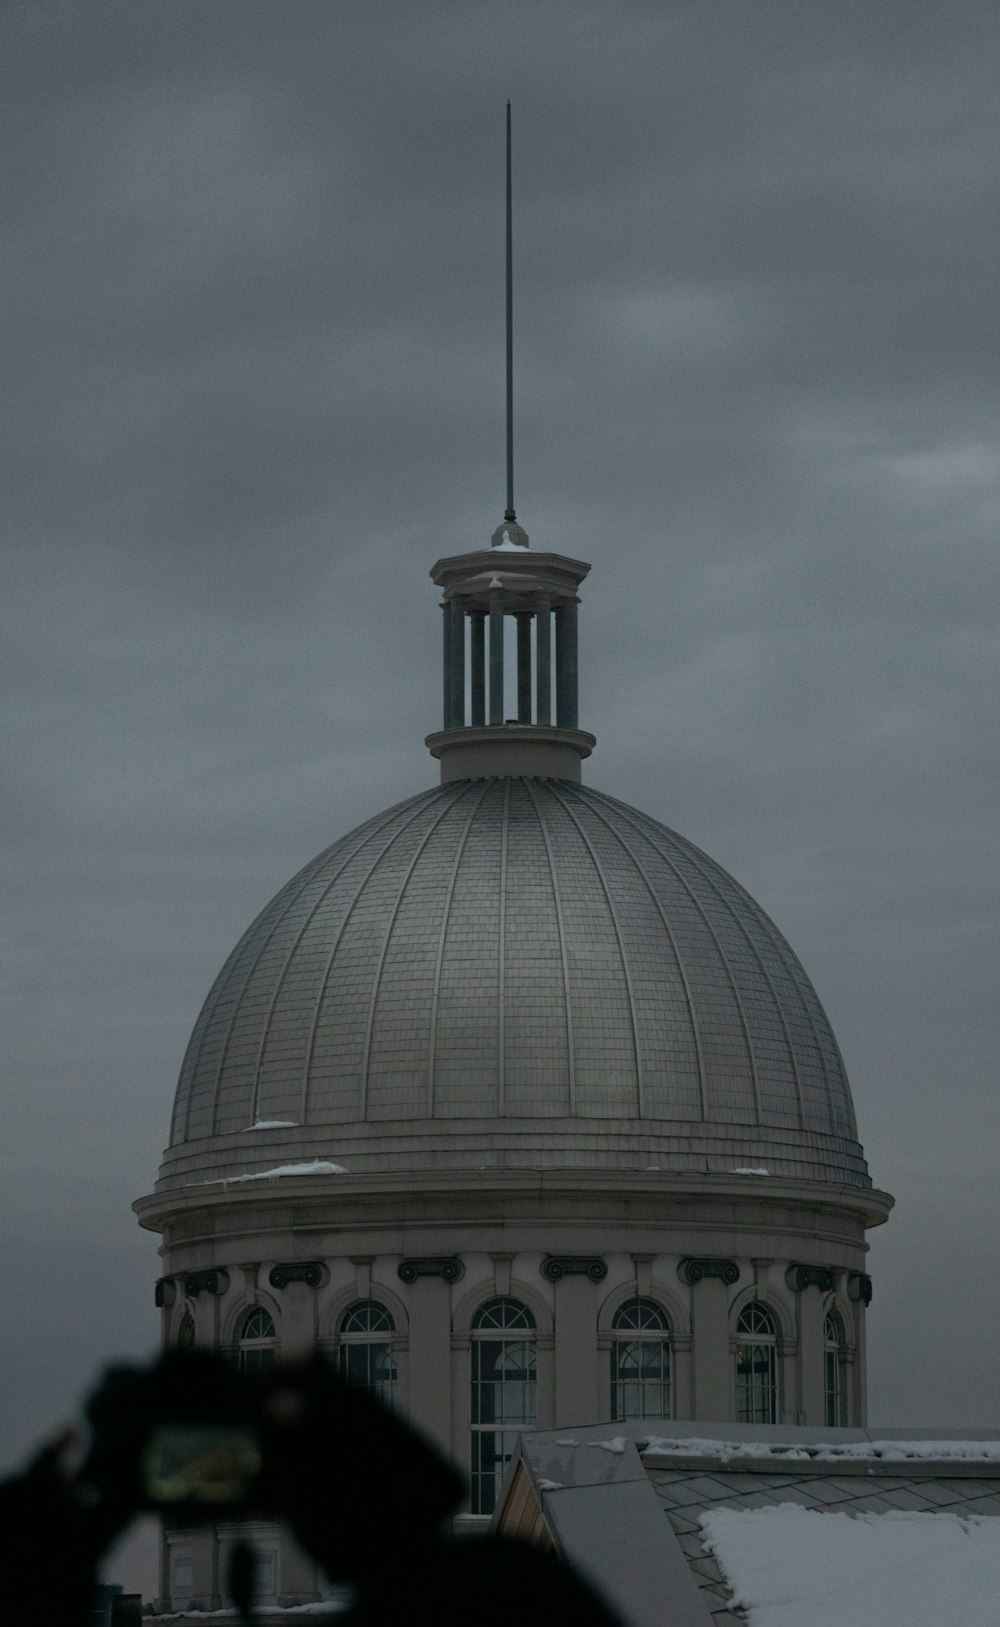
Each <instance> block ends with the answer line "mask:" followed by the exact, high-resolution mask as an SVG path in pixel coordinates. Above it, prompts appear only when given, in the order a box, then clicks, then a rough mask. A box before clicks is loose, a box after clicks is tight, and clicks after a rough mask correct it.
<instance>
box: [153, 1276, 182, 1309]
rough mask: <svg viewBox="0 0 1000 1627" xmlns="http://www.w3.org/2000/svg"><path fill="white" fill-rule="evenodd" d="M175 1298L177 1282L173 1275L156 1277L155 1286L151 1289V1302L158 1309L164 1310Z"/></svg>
mask: <svg viewBox="0 0 1000 1627" xmlns="http://www.w3.org/2000/svg"><path fill="white" fill-rule="evenodd" d="M176 1298H177V1284H176V1283H175V1282H174V1279H173V1277H157V1279H156V1287H155V1288H154V1290H153V1302H154V1304H155V1305H156V1308H157V1310H158V1311H162V1310H165V1309H166V1308H167V1307H169V1306H170V1305H172V1304H173V1303H174V1301H175V1300H176Z"/></svg>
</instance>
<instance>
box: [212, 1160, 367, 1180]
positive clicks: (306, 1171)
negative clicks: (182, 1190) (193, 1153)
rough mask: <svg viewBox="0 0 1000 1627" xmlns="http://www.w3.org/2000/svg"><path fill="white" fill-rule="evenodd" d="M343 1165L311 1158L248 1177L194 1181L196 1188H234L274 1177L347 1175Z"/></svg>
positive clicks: (223, 1177)
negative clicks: (246, 1182) (241, 1183)
mask: <svg viewBox="0 0 1000 1627" xmlns="http://www.w3.org/2000/svg"><path fill="white" fill-rule="evenodd" d="M348 1173H349V1171H348V1170H346V1169H345V1168H344V1166H343V1164H331V1163H330V1160H329V1159H328V1158H311V1159H310V1160H309V1162H308V1163H306V1164H278V1165H277V1167H276V1168H275V1169H260V1170H254V1171H253V1173H252V1174H250V1175H217V1176H215V1177H213V1179H212V1180H210V1181H196V1182H195V1183H194V1184H195V1185H196V1186H235V1184H236V1182H237V1181H268V1180H270V1179H271V1178H272V1176H275V1175H347V1174H348Z"/></svg>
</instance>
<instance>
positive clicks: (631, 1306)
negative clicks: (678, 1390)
mask: <svg viewBox="0 0 1000 1627" xmlns="http://www.w3.org/2000/svg"><path fill="white" fill-rule="evenodd" d="M669 1335H670V1324H669V1323H668V1321H667V1318H666V1315H665V1314H664V1312H663V1311H662V1310H661V1309H660V1307H659V1305H657V1304H656V1303H655V1301H653V1300H651V1299H627V1300H626V1301H625V1303H624V1305H621V1306H619V1308H618V1310H617V1311H616V1312H615V1316H614V1321H613V1322H612V1324H611V1416H612V1418H669V1417H670V1416H671V1396H670V1337H669Z"/></svg>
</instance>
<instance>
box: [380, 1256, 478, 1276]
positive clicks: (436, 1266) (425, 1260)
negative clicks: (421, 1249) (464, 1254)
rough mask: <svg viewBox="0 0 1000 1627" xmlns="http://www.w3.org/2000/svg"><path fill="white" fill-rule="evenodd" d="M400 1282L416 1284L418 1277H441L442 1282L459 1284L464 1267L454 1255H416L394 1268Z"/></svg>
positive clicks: (463, 1273) (463, 1274)
mask: <svg viewBox="0 0 1000 1627" xmlns="http://www.w3.org/2000/svg"><path fill="white" fill-rule="evenodd" d="M396 1275H397V1277H398V1278H399V1280H400V1282H416V1280H417V1278H418V1277H441V1278H442V1280H443V1281H444V1282H461V1280H462V1278H463V1277H464V1276H465V1266H464V1265H463V1264H462V1261H461V1260H460V1259H459V1258H458V1256H457V1255H456V1254H417V1255H414V1256H413V1258H412V1259H409V1260H402V1261H400V1263H399V1265H398V1266H397V1267H396Z"/></svg>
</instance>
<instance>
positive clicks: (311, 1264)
mask: <svg viewBox="0 0 1000 1627" xmlns="http://www.w3.org/2000/svg"><path fill="white" fill-rule="evenodd" d="M326 1276H327V1272H326V1267H325V1266H324V1265H323V1263H322V1261H321V1260H289V1261H288V1263H287V1264H286V1265H273V1266H272V1267H271V1270H270V1272H269V1273H268V1278H267V1280H268V1282H269V1283H270V1284H271V1287H272V1288H287V1287H288V1284H289V1283H290V1282H304V1283H305V1285H306V1287H307V1288H321V1287H322V1286H323V1283H324V1282H325V1280H326Z"/></svg>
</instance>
